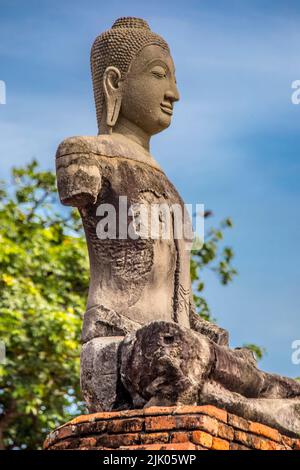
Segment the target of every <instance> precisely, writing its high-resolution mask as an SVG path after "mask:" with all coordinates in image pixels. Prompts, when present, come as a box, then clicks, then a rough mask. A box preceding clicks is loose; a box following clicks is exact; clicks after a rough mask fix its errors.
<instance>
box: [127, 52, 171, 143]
mask: <svg viewBox="0 0 300 470" xmlns="http://www.w3.org/2000/svg"><path fill="white" fill-rule="evenodd" d="M178 100H179V93H178V90H177V86H176V79H175V69H174V63H173V60H172V57H171V56H170V54H169V53H168V51H166V50H165V49H163V48H162V47H160V46H157V45H149V46H146V47H144V48H143V49H142V50H141V51H140V53H139V54H138V55H137V56H136V57H135V59H134V60H133V61H132V63H131V66H130V69H129V71H128V73H127V75H126V79H125V80H124V82H123V84H122V102H121V108H120V113H119V117H120V118H123V119H124V118H125V120H127V121H130V122H131V123H133V124H135V125H136V126H138V127H139V128H140V129H141V130H143V131H144V132H145V133H146V134H147V135H149V136H151V135H154V134H157V133H158V132H160V131H162V130H164V129H166V128H167V127H168V126H169V125H170V123H171V119H172V114H173V106H174V102H175V101H178Z"/></svg>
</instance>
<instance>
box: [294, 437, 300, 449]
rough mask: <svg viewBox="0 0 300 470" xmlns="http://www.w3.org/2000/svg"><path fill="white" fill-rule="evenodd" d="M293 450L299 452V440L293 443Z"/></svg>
mask: <svg viewBox="0 0 300 470" xmlns="http://www.w3.org/2000/svg"><path fill="white" fill-rule="evenodd" d="M293 450H300V439H297V440H296V441H295V443H294V446H293Z"/></svg>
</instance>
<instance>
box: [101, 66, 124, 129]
mask: <svg viewBox="0 0 300 470" xmlns="http://www.w3.org/2000/svg"><path fill="white" fill-rule="evenodd" d="M120 79H121V72H120V71H119V69H117V68H116V67H107V69H106V70H105V72H104V76H103V89H104V95H105V101H106V124H107V126H108V127H109V129H110V132H112V129H113V127H114V126H115V125H116V122H117V120H118V117H119V113H120V109H121V103H122V90H121V86H120Z"/></svg>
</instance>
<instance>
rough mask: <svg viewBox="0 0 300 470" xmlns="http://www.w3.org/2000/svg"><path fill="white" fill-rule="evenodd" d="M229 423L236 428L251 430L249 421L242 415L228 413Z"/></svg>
mask: <svg viewBox="0 0 300 470" xmlns="http://www.w3.org/2000/svg"><path fill="white" fill-rule="evenodd" d="M228 424H229V425H230V426H233V427H234V428H237V429H241V430H242V431H248V430H249V422H248V421H247V420H246V419H244V418H241V417H240V416H236V415H232V414H230V413H228Z"/></svg>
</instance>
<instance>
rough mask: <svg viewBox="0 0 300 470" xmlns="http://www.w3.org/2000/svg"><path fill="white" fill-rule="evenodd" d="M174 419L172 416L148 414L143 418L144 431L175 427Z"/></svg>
mask: <svg viewBox="0 0 300 470" xmlns="http://www.w3.org/2000/svg"><path fill="white" fill-rule="evenodd" d="M176 427H177V425H176V419H175V417H174V416H149V417H146V418H145V430H146V431H164V430H166V431H168V430H169V429H176Z"/></svg>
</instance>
